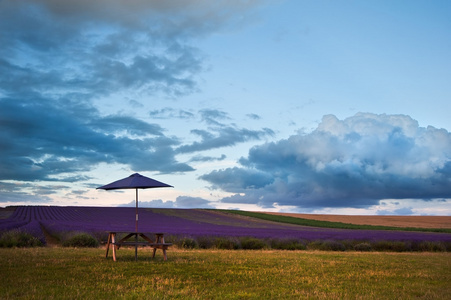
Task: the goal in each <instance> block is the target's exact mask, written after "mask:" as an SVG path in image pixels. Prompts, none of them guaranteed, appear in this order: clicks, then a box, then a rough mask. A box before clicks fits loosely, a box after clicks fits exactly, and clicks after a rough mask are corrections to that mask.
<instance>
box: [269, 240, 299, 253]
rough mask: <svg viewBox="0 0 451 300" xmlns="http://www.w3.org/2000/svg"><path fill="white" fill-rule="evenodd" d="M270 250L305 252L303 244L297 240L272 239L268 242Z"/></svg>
mask: <svg viewBox="0 0 451 300" xmlns="http://www.w3.org/2000/svg"><path fill="white" fill-rule="evenodd" d="M270 247H271V249H277V250H305V249H306V246H305V244H304V243H303V242H302V241H301V240H298V239H294V238H293V239H272V240H271V241H270Z"/></svg>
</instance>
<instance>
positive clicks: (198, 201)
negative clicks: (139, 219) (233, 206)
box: [121, 196, 214, 208]
mask: <svg viewBox="0 0 451 300" xmlns="http://www.w3.org/2000/svg"><path fill="white" fill-rule="evenodd" d="M135 205H136V202H135V201H132V202H130V203H128V204H124V205H121V206H132V207H134V206H135ZM138 205H139V207H153V208H214V206H212V205H211V203H210V201H208V200H206V199H203V198H200V197H190V196H178V197H177V198H176V199H175V201H170V200H169V201H163V200H161V199H157V200H151V201H139V204H138Z"/></svg>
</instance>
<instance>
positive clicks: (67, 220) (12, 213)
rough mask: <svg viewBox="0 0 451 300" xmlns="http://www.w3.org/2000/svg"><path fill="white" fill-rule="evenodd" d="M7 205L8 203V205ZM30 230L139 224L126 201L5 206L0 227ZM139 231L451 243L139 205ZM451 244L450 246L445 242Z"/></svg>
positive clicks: (98, 230) (40, 234)
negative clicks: (119, 204)
mask: <svg viewBox="0 0 451 300" xmlns="http://www.w3.org/2000/svg"><path fill="white" fill-rule="evenodd" d="M4 210H5V209H4ZM9 230H20V231H24V232H28V233H30V234H32V235H33V236H35V237H37V238H38V239H40V240H41V241H42V242H43V243H44V244H46V242H47V240H46V239H47V238H48V236H49V235H51V236H61V235H63V234H64V233H65V232H74V231H76V232H86V233H89V234H92V235H94V236H97V237H102V236H105V233H106V232H107V231H130V232H133V231H134V230H135V209H134V208H125V207H75V206H74V207H59V206H18V207H15V208H8V209H6V211H3V212H2V214H1V218H0V233H1V232H6V231H9ZM139 231H141V232H150V233H152V232H164V233H165V234H166V235H168V236H173V237H183V238H192V239H199V238H203V237H227V238H231V237H237V238H239V237H253V238H259V239H296V240H300V241H307V242H308V241H324V240H327V241H360V242H373V243H374V242H380V241H388V242H390V241H391V242H410V243H420V242H439V243H444V244H447V245H449V244H450V243H451V234H449V233H433V232H412V231H410V232H407V231H385V230H355V229H354V230H350V229H333V228H316V227H309V226H300V225H292V224H283V223H276V222H271V221H264V220H259V219H254V218H248V217H242V216H238V215H234V214H230V213H226V212H223V211H219V210H198V209H151V208H140V209H139ZM446 248H448V247H446Z"/></svg>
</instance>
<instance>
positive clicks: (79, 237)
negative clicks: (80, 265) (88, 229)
mask: <svg viewBox="0 0 451 300" xmlns="http://www.w3.org/2000/svg"><path fill="white" fill-rule="evenodd" d="M62 245H63V247H77V248H78V247H80V248H89V247H90V248H95V247H98V246H99V241H98V240H97V239H96V238H94V237H93V236H92V235H90V234H88V233H84V232H81V233H75V234H73V235H72V236H70V237H69V238H67V239H66V240H65V241H63V244H62Z"/></svg>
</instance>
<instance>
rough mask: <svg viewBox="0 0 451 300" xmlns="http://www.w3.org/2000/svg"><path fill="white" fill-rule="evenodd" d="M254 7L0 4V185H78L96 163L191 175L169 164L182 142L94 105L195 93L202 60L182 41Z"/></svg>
mask: <svg viewBox="0 0 451 300" xmlns="http://www.w3.org/2000/svg"><path fill="white" fill-rule="evenodd" d="M256 4H258V3H253V1H250V2H249V1H214V2H211V1H194V0H193V1H183V2H180V1H147V0H131V1H120V0H108V1H106V0H98V1H88V0H77V1H71V0H67V1H56V0H24V1H11V0H3V1H0V45H1V47H0V126H1V130H0V152H1V155H0V179H1V180H22V181H38V180H49V181H53V180H67V181H70V182H73V181H77V180H85V179H86V178H85V177H81V176H80V175H77V174H76V172H83V171H89V170H91V169H92V168H94V167H95V166H97V165H98V164H99V163H107V164H110V163H119V164H125V165H128V166H129V167H130V168H131V169H133V170H136V171H159V172H162V173H169V172H185V171H192V170H193V168H192V167H190V166H189V165H187V164H184V163H180V162H178V161H177V160H176V158H175V155H176V151H175V150H174V149H175V148H176V147H179V146H180V141H179V140H178V139H177V138H168V137H166V136H165V134H164V128H161V127H160V126H159V125H158V124H151V123H147V122H145V121H141V120H138V119H136V118H134V117H131V116H124V115H107V116H105V115H104V114H102V113H101V112H99V110H98V109H97V108H96V106H95V105H94V104H93V103H94V101H95V100H96V99H99V98H103V99H105V98H107V97H109V96H114V95H117V94H121V95H123V94H124V93H127V95H131V96H130V97H134V96H133V95H137V94H140V95H149V94H155V93H162V94H164V95H166V96H173V95H184V94H190V93H192V92H195V91H197V90H198V86H197V79H196V76H197V75H198V73H199V72H201V71H202V70H203V69H204V66H203V64H204V58H205V57H204V55H203V54H202V53H201V52H200V51H199V49H197V48H195V47H193V46H191V45H190V43H189V41H190V40H192V39H195V38H197V37H201V36H203V35H206V34H209V33H211V32H213V31H217V30H220V28H221V27H224V26H230V24H239V22H240V20H241V19H242V16H243V15H242V13H245V12H246V10H247V9H249V8H250V7H252V6H254V5H256ZM128 102H129V103H130V104H131V105H132V106H134V107H136V106H137V105H138V106H139V105H141V103H139V102H138V101H136V100H128ZM179 117H190V113H189V112H180V113H179ZM74 172H75V173H74ZM4 199H5V198H3V200H4Z"/></svg>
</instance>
